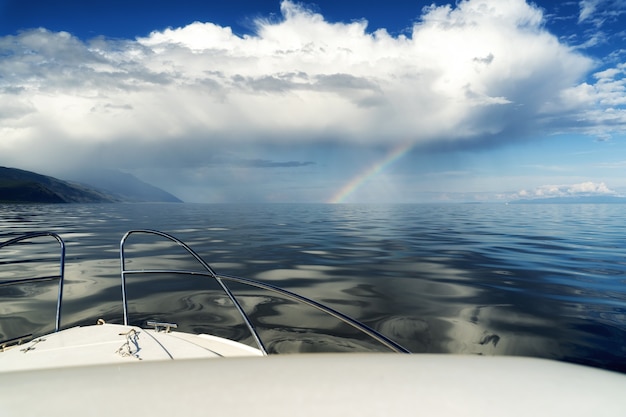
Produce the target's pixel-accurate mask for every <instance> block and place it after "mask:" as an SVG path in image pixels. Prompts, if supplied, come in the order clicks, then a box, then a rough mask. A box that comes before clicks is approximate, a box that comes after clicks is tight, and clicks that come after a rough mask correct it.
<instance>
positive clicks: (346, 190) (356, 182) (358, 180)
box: [327, 143, 413, 204]
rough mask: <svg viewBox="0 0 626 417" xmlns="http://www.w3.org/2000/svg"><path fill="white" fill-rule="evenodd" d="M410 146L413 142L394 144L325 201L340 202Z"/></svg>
mask: <svg viewBox="0 0 626 417" xmlns="http://www.w3.org/2000/svg"><path fill="white" fill-rule="evenodd" d="M412 147H413V144H411V143H403V144H400V145H398V146H396V147H395V148H393V149H392V150H391V152H389V153H388V154H387V155H386V156H385V157H384V158H383V159H381V160H379V161H377V162H375V163H374V164H373V165H371V166H370V167H368V168H367V169H366V170H364V171H363V172H361V173H359V175H357V176H355V177H354V178H352V179H351V180H350V181H349V182H348V183H347V184H346V185H344V186H343V187H341V189H340V190H339V191H337V192H336V193H335V194H334V195H333V196H332V197H331V198H330V199H329V200H328V201H327V203H329V204H337V203H342V202H343V201H344V200H345V199H346V197H348V196H349V195H350V194H352V193H354V192H355V191H356V190H358V189H359V188H361V186H362V185H363V184H365V183H366V182H367V181H368V180H369V179H370V178H372V177H374V176H376V175H378V174H380V173H381V172H382V171H384V170H385V168H387V167H388V166H389V165H391V164H393V163H394V162H395V161H397V160H398V159H400V158H402V156H404V154H406V153H407V152H408V151H410V150H411V148H412Z"/></svg>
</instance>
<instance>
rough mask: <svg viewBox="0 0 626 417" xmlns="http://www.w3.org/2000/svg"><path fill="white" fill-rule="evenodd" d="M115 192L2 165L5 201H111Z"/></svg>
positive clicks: (0, 179)
mask: <svg viewBox="0 0 626 417" xmlns="http://www.w3.org/2000/svg"><path fill="white" fill-rule="evenodd" d="M116 201H119V200H118V199H116V198H115V197H113V196H110V195H107V194H105V193H102V192H100V191H98V190H94V189H91V188H89V187H86V186H83V185H80V184H72V183H69V182H67V181H62V180H59V179H56V178H53V177H48V176H46V175H41V174H37V173H35V172H31V171H24V170H21V169H16V168H6V167H0V202H2V203H112V202H116Z"/></svg>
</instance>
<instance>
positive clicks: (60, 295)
mask: <svg viewBox="0 0 626 417" xmlns="http://www.w3.org/2000/svg"><path fill="white" fill-rule="evenodd" d="M38 237H52V238H54V239H55V240H56V241H57V242H58V244H59V246H60V250H61V251H60V255H59V274H58V275H47V276H41V277H33V278H22V279H13V280H6V281H0V286H10V285H20V284H25V283H33V282H42V281H52V280H55V279H56V280H59V289H58V295H57V306H56V314H55V320H54V331H55V332H58V331H59V329H60V328H61V306H62V303H63V280H64V277H65V242H64V241H63V239H62V238H61V236H59V235H58V234H56V233H52V232H35V233H29V234H26V235H23V236H19V237H16V238H13V239H11V240H7V241H6V242H2V243H0V249H2V248H4V247H7V246H10V245H15V244H18V243H20V242H23V241H26V240H30V239H34V238H38Z"/></svg>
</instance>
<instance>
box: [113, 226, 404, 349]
mask: <svg viewBox="0 0 626 417" xmlns="http://www.w3.org/2000/svg"><path fill="white" fill-rule="evenodd" d="M140 233H144V234H153V235H157V236H161V237H163V238H166V239H168V240H170V241H172V242H175V243H176V244H178V245H180V246H181V247H183V248H184V249H185V250H186V251H187V252H188V253H189V254H190V255H192V256H193V257H194V258H195V259H196V260H197V261H198V262H199V264H200V265H201V266H202V267H203V269H204V271H187V270H166V269H150V270H147V269H141V270H131V269H126V268H125V264H126V256H125V252H124V244H125V243H126V241H127V239H128V237H129V236H131V235H132V234H140ZM120 261H121V275H122V301H123V304H124V324H126V325H127V324H128V301H127V295H126V277H127V275H132V274H144V273H152V274H186V275H200V276H205V277H207V278H212V279H214V280H216V281H217V282H218V283H219V285H220V286H221V288H222V289H223V290H224V292H225V293H226V294H227V295H228V297H229V298H230V300H231V301H232V302H233V304H234V306H235V307H236V309H237V311H238V312H239V314H240V315H241V317H242V318H243V320H244V322H245V323H246V326H247V327H248V329H249V330H250V333H251V334H252V336H253V338H254V340H255V342H256V344H257V345H258V347H259V349H260V350H261V351H262V352H263V353H264V354H267V350H266V348H265V346H264V344H263V341H262V340H261V337H260V336H259V333H258V332H257V330H256V329H255V327H254V324H253V323H252V321H251V320H250V318H249V317H248V315H247V314H246V313H245V311H244V310H243V308H242V307H241V304H240V303H239V301H238V300H237V297H236V296H235V295H234V294H233V292H232V291H231V290H230V288H229V287H228V286H227V285H226V282H225V281H230V282H236V283H239V284H244V285H249V286H251V287H256V288H260V289H264V290H267V291H271V292H274V293H277V294H280V295H282V296H284V297H286V298H290V299H292V300H295V301H298V302H301V303H303V304H306V305H309V306H311V307H313V308H316V309H317V310H319V311H322V312H324V313H326V314H329V315H331V316H333V317H335V318H336V319H338V320H340V321H342V322H344V323H346V324H348V325H350V326H352V327H353V328H355V329H357V330H359V331H360V332H362V333H364V334H366V335H368V336H369V337H371V338H372V339H374V340H376V341H378V342H379V343H381V344H382V345H384V346H386V347H387V348H388V349H390V350H391V351H394V352H398V353H410V352H409V351H408V350H407V349H405V348H404V347H402V346H401V345H399V344H398V343H396V342H394V341H393V340H391V339H389V338H387V337H386V336H384V335H382V334H381V333H379V332H377V331H376V330H374V329H372V328H370V327H368V326H366V325H365V324H363V323H361V322H359V321H358V320H355V319H354V318H352V317H350V316H347V315H345V314H343V313H341V312H339V311H337V310H334V309H332V308H330V307H328V306H326V305H324V304H321V303H319V302H317V301H314V300H311V299H309V298H306V297H304V296H301V295H299V294H296V293H293V292H291V291H287V290H285V289H282V288H280V287H276V286H274V285H271V284H267V283H263V282H260V281H256V280H253V279H249V278H241V277H234V276H229V275H219V274H217V273H216V272H215V271H214V270H213V269H212V268H211V266H210V265H209V264H208V263H206V262H205V261H204V260H203V259H202V258H201V257H200V256H199V255H198V254H197V253H196V252H194V251H193V250H192V249H191V248H190V247H189V246H187V245H186V244H185V243H184V242H182V241H181V240H179V239H177V238H175V237H173V236H171V235H168V234H167V233H163V232H160V231H157V230H131V231H129V232H128V233H126V234H125V235H124V236H123V237H122V240H121V241H120Z"/></svg>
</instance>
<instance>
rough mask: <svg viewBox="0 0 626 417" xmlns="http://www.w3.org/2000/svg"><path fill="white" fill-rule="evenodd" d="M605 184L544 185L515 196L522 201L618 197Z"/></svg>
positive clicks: (587, 182) (588, 182)
mask: <svg viewBox="0 0 626 417" xmlns="http://www.w3.org/2000/svg"><path fill="white" fill-rule="evenodd" d="M617 195H618V194H617V193H616V192H615V191H614V190H612V189H610V188H609V187H607V186H606V184H605V183H604V182H598V183H596V182H593V181H585V182H582V183H578V184H561V185H542V186H540V187H537V188H535V189H534V190H522V191H520V192H519V193H517V195H516V196H515V197H516V198H522V199H529V198H530V199H541V198H554V197H591V196H617Z"/></svg>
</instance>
